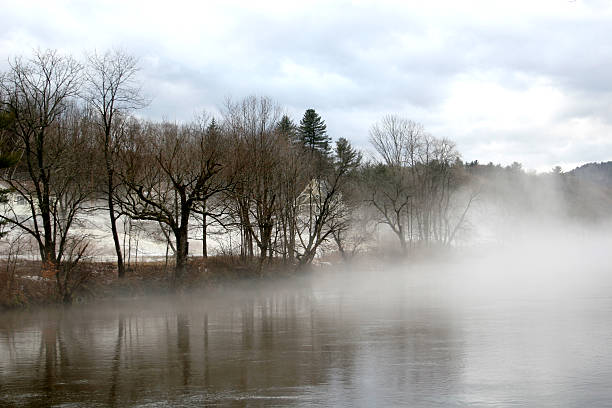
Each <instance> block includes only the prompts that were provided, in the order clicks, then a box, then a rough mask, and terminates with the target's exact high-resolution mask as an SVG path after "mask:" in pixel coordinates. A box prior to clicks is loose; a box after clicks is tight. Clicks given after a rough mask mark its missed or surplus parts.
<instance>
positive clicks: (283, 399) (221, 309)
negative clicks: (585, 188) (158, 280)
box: [0, 224, 612, 407]
mask: <svg viewBox="0 0 612 408" xmlns="http://www.w3.org/2000/svg"><path fill="white" fill-rule="evenodd" d="M522 231H523V232H522V233H521V234H522V235H521V236H520V237H517V239H514V240H512V241H511V242H507V243H505V244H504V245H491V246H489V247H482V246H481V247H478V248H472V249H467V248H464V249H462V250H457V251H455V252H453V253H450V254H446V255H445V256H444V257H440V258H437V259H434V260H431V259H430V260H427V261H415V260H408V261H407V262H406V263H404V264H398V263H391V262H390V263H388V264H385V263H384V262H383V261H378V260H370V261H367V262H364V263H363V264H358V265H348V266H346V267H345V268H344V270H341V271H340V270H336V271H329V270H320V271H315V272H313V273H312V274H310V275H306V276H303V277H299V278H292V279H290V280H281V281H274V282H257V283H252V282H250V283H242V284H240V285H236V286H235V287H234V286H233V287H232V288H227V289H216V290H210V291H207V292H201V293H200V292H198V293H194V294H187V295H177V296H174V297H164V298H156V299H136V300H123V301H116V302H112V303H110V302H109V303H100V304H92V305H85V306H75V307H72V308H68V309H64V308H56V309H47V310H40V311H32V312H28V311H20V312H10V313H4V314H3V315H2V319H1V322H0V405H3V406H47V405H57V406H68V405H69V404H72V403H74V404H76V405H89V406H96V405H98V406H108V405H110V406H175V405H181V406H202V405H203V404H211V405H215V404H219V405H236V406H311V405H320V406H330V405H335V406H397V405H404V406H490V405H496V406H539V407H546V406H551V407H552V406H576V407H584V406H604V405H606V404H607V403H608V402H609V401H610V400H612V390H611V389H610V387H609V379H610V378H612V356H610V354H609V353H608V348H609V347H608V346H609V344H610V342H611V341H612V326H611V325H610V321H611V320H612V295H611V294H612V279H611V277H610V270H609V259H610V258H609V248H610V247H611V246H610V244H612V239H610V237H609V234H607V233H606V231H609V229H608V228H607V226H606V225H600V226H597V227H590V228H586V227H576V226H571V225H569V224H565V225H563V224H559V225H556V226H555V227H554V228H552V225H551V224H547V225H546V227H544V226H543V225H538V226H537V228H534V227H533V225H532V228H531V230H528V229H527V228H525V229H523V230H522Z"/></svg>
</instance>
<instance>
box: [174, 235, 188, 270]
mask: <svg viewBox="0 0 612 408" xmlns="http://www.w3.org/2000/svg"><path fill="white" fill-rule="evenodd" d="M174 235H175V238H176V267H175V270H174V281H175V282H176V280H178V279H180V278H181V277H182V276H183V275H184V274H185V271H186V269H187V255H188V253H189V245H188V244H189V243H188V237H187V225H186V224H184V225H181V226H180V228H179V229H178V230H177V231H175V233H174Z"/></svg>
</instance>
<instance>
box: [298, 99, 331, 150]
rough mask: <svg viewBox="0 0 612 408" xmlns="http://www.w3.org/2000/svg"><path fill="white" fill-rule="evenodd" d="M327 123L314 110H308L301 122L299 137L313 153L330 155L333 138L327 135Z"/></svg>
mask: <svg viewBox="0 0 612 408" xmlns="http://www.w3.org/2000/svg"><path fill="white" fill-rule="evenodd" d="M326 129H327V126H326V125H325V121H324V120H322V119H321V116H319V114H318V113H317V112H315V110H314V109H308V110H306V112H305V113H304V117H303V118H302V120H301V121H300V127H299V128H298V136H299V140H300V142H301V143H302V144H303V145H304V147H305V148H306V149H308V150H309V151H311V152H315V151H317V152H320V153H323V154H324V155H328V154H329V153H330V150H331V148H330V142H331V137H329V136H328V135H327V130H326Z"/></svg>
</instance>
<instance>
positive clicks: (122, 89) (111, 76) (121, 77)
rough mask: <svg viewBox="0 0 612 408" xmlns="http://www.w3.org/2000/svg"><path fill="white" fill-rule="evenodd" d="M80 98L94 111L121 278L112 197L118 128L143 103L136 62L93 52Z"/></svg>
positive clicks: (121, 271) (125, 56) (119, 55)
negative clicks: (137, 79) (137, 80)
mask: <svg viewBox="0 0 612 408" xmlns="http://www.w3.org/2000/svg"><path fill="white" fill-rule="evenodd" d="M85 72H86V75H85V78H86V88H85V92H84V98H85V100H86V101H87V104H88V106H89V107H90V108H91V109H92V110H93V111H94V119H95V123H96V125H97V128H98V130H97V132H96V138H97V141H98V145H99V146H100V147H101V150H102V153H103V156H104V169H105V173H106V182H105V184H104V193H105V196H106V203H107V209H108V215H109V220H110V226H111V232H112V236H113V242H114V245H115V253H116V256H117V276H118V277H119V278H122V277H123V276H124V275H125V266H124V262H123V255H122V252H121V243H120V241H119V233H118V231H117V218H118V216H119V215H118V213H117V211H116V209H115V200H114V196H115V193H116V190H117V188H118V185H117V181H118V180H117V177H116V174H115V173H116V168H115V164H116V162H117V158H118V153H119V148H120V146H121V137H122V135H123V134H124V132H123V131H122V126H123V125H124V121H125V119H126V116H127V115H128V114H129V113H130V112H131V111H132V110H135V109H138V108H142V107H143V106H144V105H145V100H144V99H143V97H142V96H141V91H140V87H139V86H138V84H137V83H136V74H137V73H138V60H137V59H136V58H135V57H133V56H131V55H129V54H126V53H125V52H123V51H119V50H114V51H107V52H105V53H104V54H102V55H100V54H98V53H96V52H94V53H93V54H91V55H90V56H89V64H88V66H87V70H86V71H85Z"/></svg>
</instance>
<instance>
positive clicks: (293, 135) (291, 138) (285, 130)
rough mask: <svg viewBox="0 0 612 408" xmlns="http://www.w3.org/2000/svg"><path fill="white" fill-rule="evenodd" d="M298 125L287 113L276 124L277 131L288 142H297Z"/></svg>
mask: <svg viewBox="0 0 612 408" xmlns="http://www.w3.org/2000/svg"><path fill="white" fill-rule="evenodd" d="M297 130H298V128H297V126H296V125H295V123H293V121H292V120H291V119H290V118H289V116H287V115H283V117H282V118H281V120H280V121H279V122H278V125H276V131H277V132H278V133H279V134H280V135H281V136H282V137H283V138H284V139H285V140H286V141H288V142H295V141H296V139H297Z"/></svg>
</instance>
